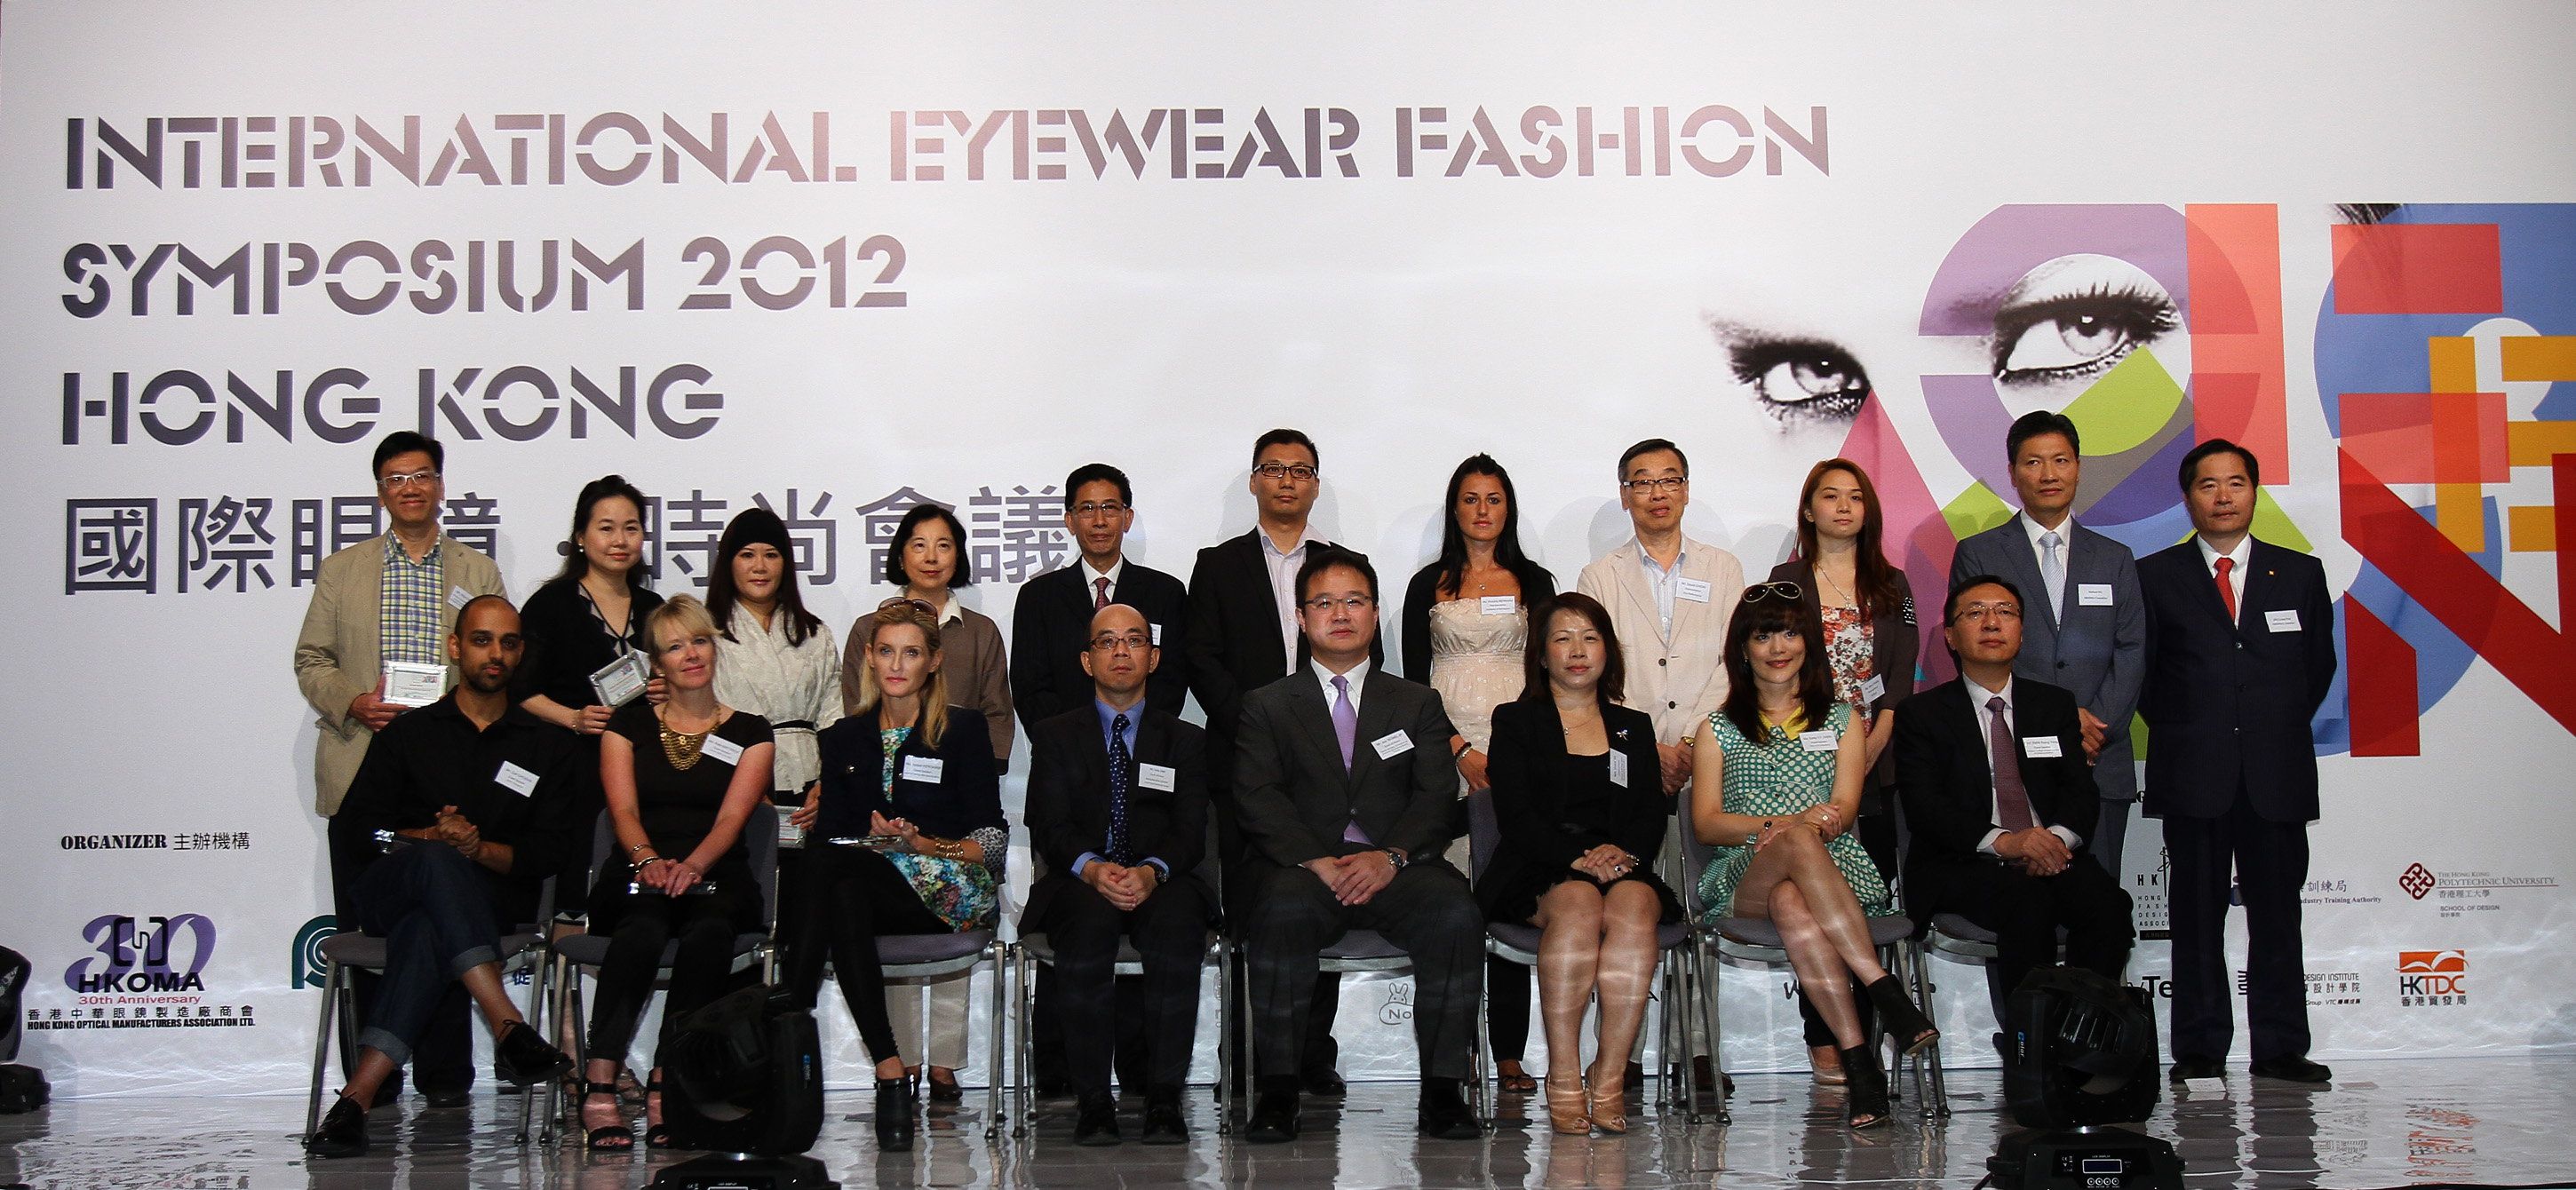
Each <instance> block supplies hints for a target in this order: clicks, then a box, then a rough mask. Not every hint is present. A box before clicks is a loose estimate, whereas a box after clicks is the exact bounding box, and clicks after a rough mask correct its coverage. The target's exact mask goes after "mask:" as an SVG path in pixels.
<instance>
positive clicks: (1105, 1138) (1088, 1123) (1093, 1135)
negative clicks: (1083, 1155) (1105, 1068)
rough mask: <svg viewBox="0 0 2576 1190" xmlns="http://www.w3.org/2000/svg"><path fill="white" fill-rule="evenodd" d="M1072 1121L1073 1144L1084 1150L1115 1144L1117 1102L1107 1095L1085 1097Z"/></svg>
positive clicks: (1117, 1139) (1116, 1138) (1116, 1136)
mask: <svg viewBox="0 0 2576 1190" xmlns="http://www.w3.org/2000/svg"><path fill="white" fill-rule="evenodd" d="M1075 1110H1076V1114H1075V1116H1074V1119H1073V1143H1075V1144H1078V1145H1081V1146H1083V1147H1084V1148H1103V1147H1107V1146H1110V1145H1114V1144H1117V1143H1118V1141H1119V1136H1118V1101H1117V1100H1115V1099H1112V1098H1110V1097H1109V1096H1107V1095H1085V1096H1083V1097H1082V1103H1081V1106H1080V1107H1078V1108H1077V1109H1075Z"/></svg>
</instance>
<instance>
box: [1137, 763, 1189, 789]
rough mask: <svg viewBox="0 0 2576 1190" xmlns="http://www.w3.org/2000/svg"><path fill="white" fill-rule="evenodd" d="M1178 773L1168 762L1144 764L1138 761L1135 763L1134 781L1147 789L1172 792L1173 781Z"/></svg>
mask: <svg viewBox="0 0 2576 1190" xmlns="http://www.w3.org/2000/svg"><path fill="white" fill-rule="evenodd" d="M1179 775H1180V774H1179V773H1178V772H1177V771H1175V770H1174V769H1173V768H1172V766H1170V765H1168V764H1145V763H1142V762H1139V763H1138V764H1137V765H1136V783H1137V784H1138V785H1142V786H1144V787H1145V788H1147V789H1159V790H1162V791H1163V792H1165V793H1170V792H1172V786H1173V784H1174V781H1175V779H1176V778H1177V777H1178V776H1179Z"/></svg>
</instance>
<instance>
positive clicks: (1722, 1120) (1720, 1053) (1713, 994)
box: [1697, 939, 1735, 1127]
mask: <svg viewBox="0 0 2576 1190" xmlns="http://www.w3.org/2000/svg"><path fill="white" fill-rule="evenodd" d="M1697 949H1698V951H1699V964H1700V970H1701V971H1703V972H1705V973H1706V975H1705V976H1704V978H1703V979H1702V983H1704V984H1705V985H1706V986H1704V987H1702V988H1701V989H1700V993H1699V999H1700V1006H1701V1008H1702V1010H1703V1011H1705V1012H1706V1013H1707V1014H1708V1064H1709V1071H1710V1073H1711V1074H1713V1075H1715V1076H1716V1077H1717V1082H1718V1085H1717V1122H1718V1125H1719V1126H1720V1127H1724V1126H1726V1125H1729V1124H1732V1123H1734V1122H1735V1112H1734V1111H1733V1110H1732V1109H1730V1108H1729V1107H1728V1106H1727V1099H1726V1059H1725V1047H1726V1040H1725V1039H1726V1034H1725V1032H1723V1019H1722V1014H1721V1012H1720V1011H1719V1008H1718V999H1719V994H1720V991H1721V989H1722V988H1723V986H1724V984H1725V981H1726V967H1725V964H1724V963H1723V962H1721V961H1720V960H1719V959H1718V957H1717V952H1716V948H1714V947H1712V946H1710V945H1709V944H1708V942H1707V940H1706V939H1702V940H1701V941H1700V942H1699V944H1698V948H1697Z"/></svg>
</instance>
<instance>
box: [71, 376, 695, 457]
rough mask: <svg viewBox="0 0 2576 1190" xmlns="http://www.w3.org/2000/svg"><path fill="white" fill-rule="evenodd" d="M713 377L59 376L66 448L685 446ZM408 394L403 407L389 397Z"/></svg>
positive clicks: (399, 398)
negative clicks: (378, 443) (680, 442)
mask: <svg viewBox="0 0 2576 1190" xmlns="http://www.w3.org/2000/svg"><path fill="white" fill-rule="evenodd" d="M714 381H715V373H713V372H711V371H708V370H707V369H706V368H705V367H703V366H701V365H698V364H694V363H674V364H665V365H662V366H660V367H658V368H654V367H650V366H646V367H638V366H636V365H633V364H623V365H616V366H599V365H590V366H584V365H568V366H567V365H559V366H554V367H539V366H537V365H535V364H511V365H508V366H496V367H463V368H458V367H450V368H421V369H418V371H417V375H416V378H415V379H414V381H413V383H412V384H411V385H408V386H406V385H405V384H404V382H403V381H401V380H391V381H387V382H381V383H380V382H379V381H377V380H376V379H375V378H373V377H371V376H369V375H368V374H367V373H366V372H365V371H362V370H360V369H358V368H352V367H329V368H314V369H306V370H303V371H296V370H294V369H290V368H279V369H277V370H276V371H274V372H268V371H263V370H259V369H250V370H246V371H233V370H223V371H220V372H218V371H213V370H208V371H196V370H190V369H185V368H172V369H169V370H167V371H163V372H159V373H143V372H125V371H112V372H108V373H106V374H105V375H103V376H93V375H85V374H83V373H79V372H65V373H63V445H65V446H79V445H82V444H93V445H96V444H105V445H114V446H124V445H128V444H143V443H159V444H161V445H164V446H187V445H190V444H192V443H198V442H246V441H251V440H253V439H258V440H263V441H279V442H292V441H294V440H295V439H296V437H297V436H298V435H299V434H301V435H302V436H303V437H305V438H306V439H308V440H311V439H319V440H321V441H324V442H335V443H346V442H356V441H359V440H361V439H364V438H368V437H372V436H374V435H375V434H377V433H379V432H381V431H384V430H394V429H412V430H418V431H420V432H421V433H424V434H428V435H430V436H432V437H436V438H445V439H449V440H451V441H454V440H460V439H461V440H464V441H468V442H473V441H480V440H483V439H485V438H487V437H489V438H497V439H500V440H502V441H506V442H533V441H536V440H538V439H540V438H548V437H553V438H572V439H581V438H589V437H591V436H592V435H593V434H599V435H607V434H609V433H611V432H612V431H614V432H615V433H619V434H623V435H625V436H626V437H628V438H638V437H654V436H658V437H662V438H672V439H689V438H697V437H701V436H703V435H705V434H706V433H708V432H709V431H711V430H713V429H715V427H716V422H717V421H718V420H719V419H720V418H721V417H722V415H723V413H724V408H725V395H724V393H722V392H719V391H717V390H716V389H715V388H714V387H712V386H713V383H714ZM405 387H410V388H411V389H412V392H411V393H410V394H409V399H406V397H405V396H402V395H394V394H399V393H401V392H402V390H403V388H405ZM406 406H408V407H409V408H408V410H407V409H406ZM406 412H408V413H409V414H410V415H411V416H410V417H409V418H408V419H406V418H405V417H404V414H405V413H406Z"/></svg>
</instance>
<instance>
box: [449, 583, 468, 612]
mask: <svg viewBox="0 0 2576 1190" xmlns="http://www.w3.org/2000/svg"><path fill="white" fill-rule="evenodd" d="M472 602H474V597H473V596H472V595H468V594H466V593H465V588H463V587H449V588H448V589H447V606H449V607H452V608H455V609H456V610H458V611H464V610H465V605H466V604H469V603H472Z"/></svg>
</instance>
